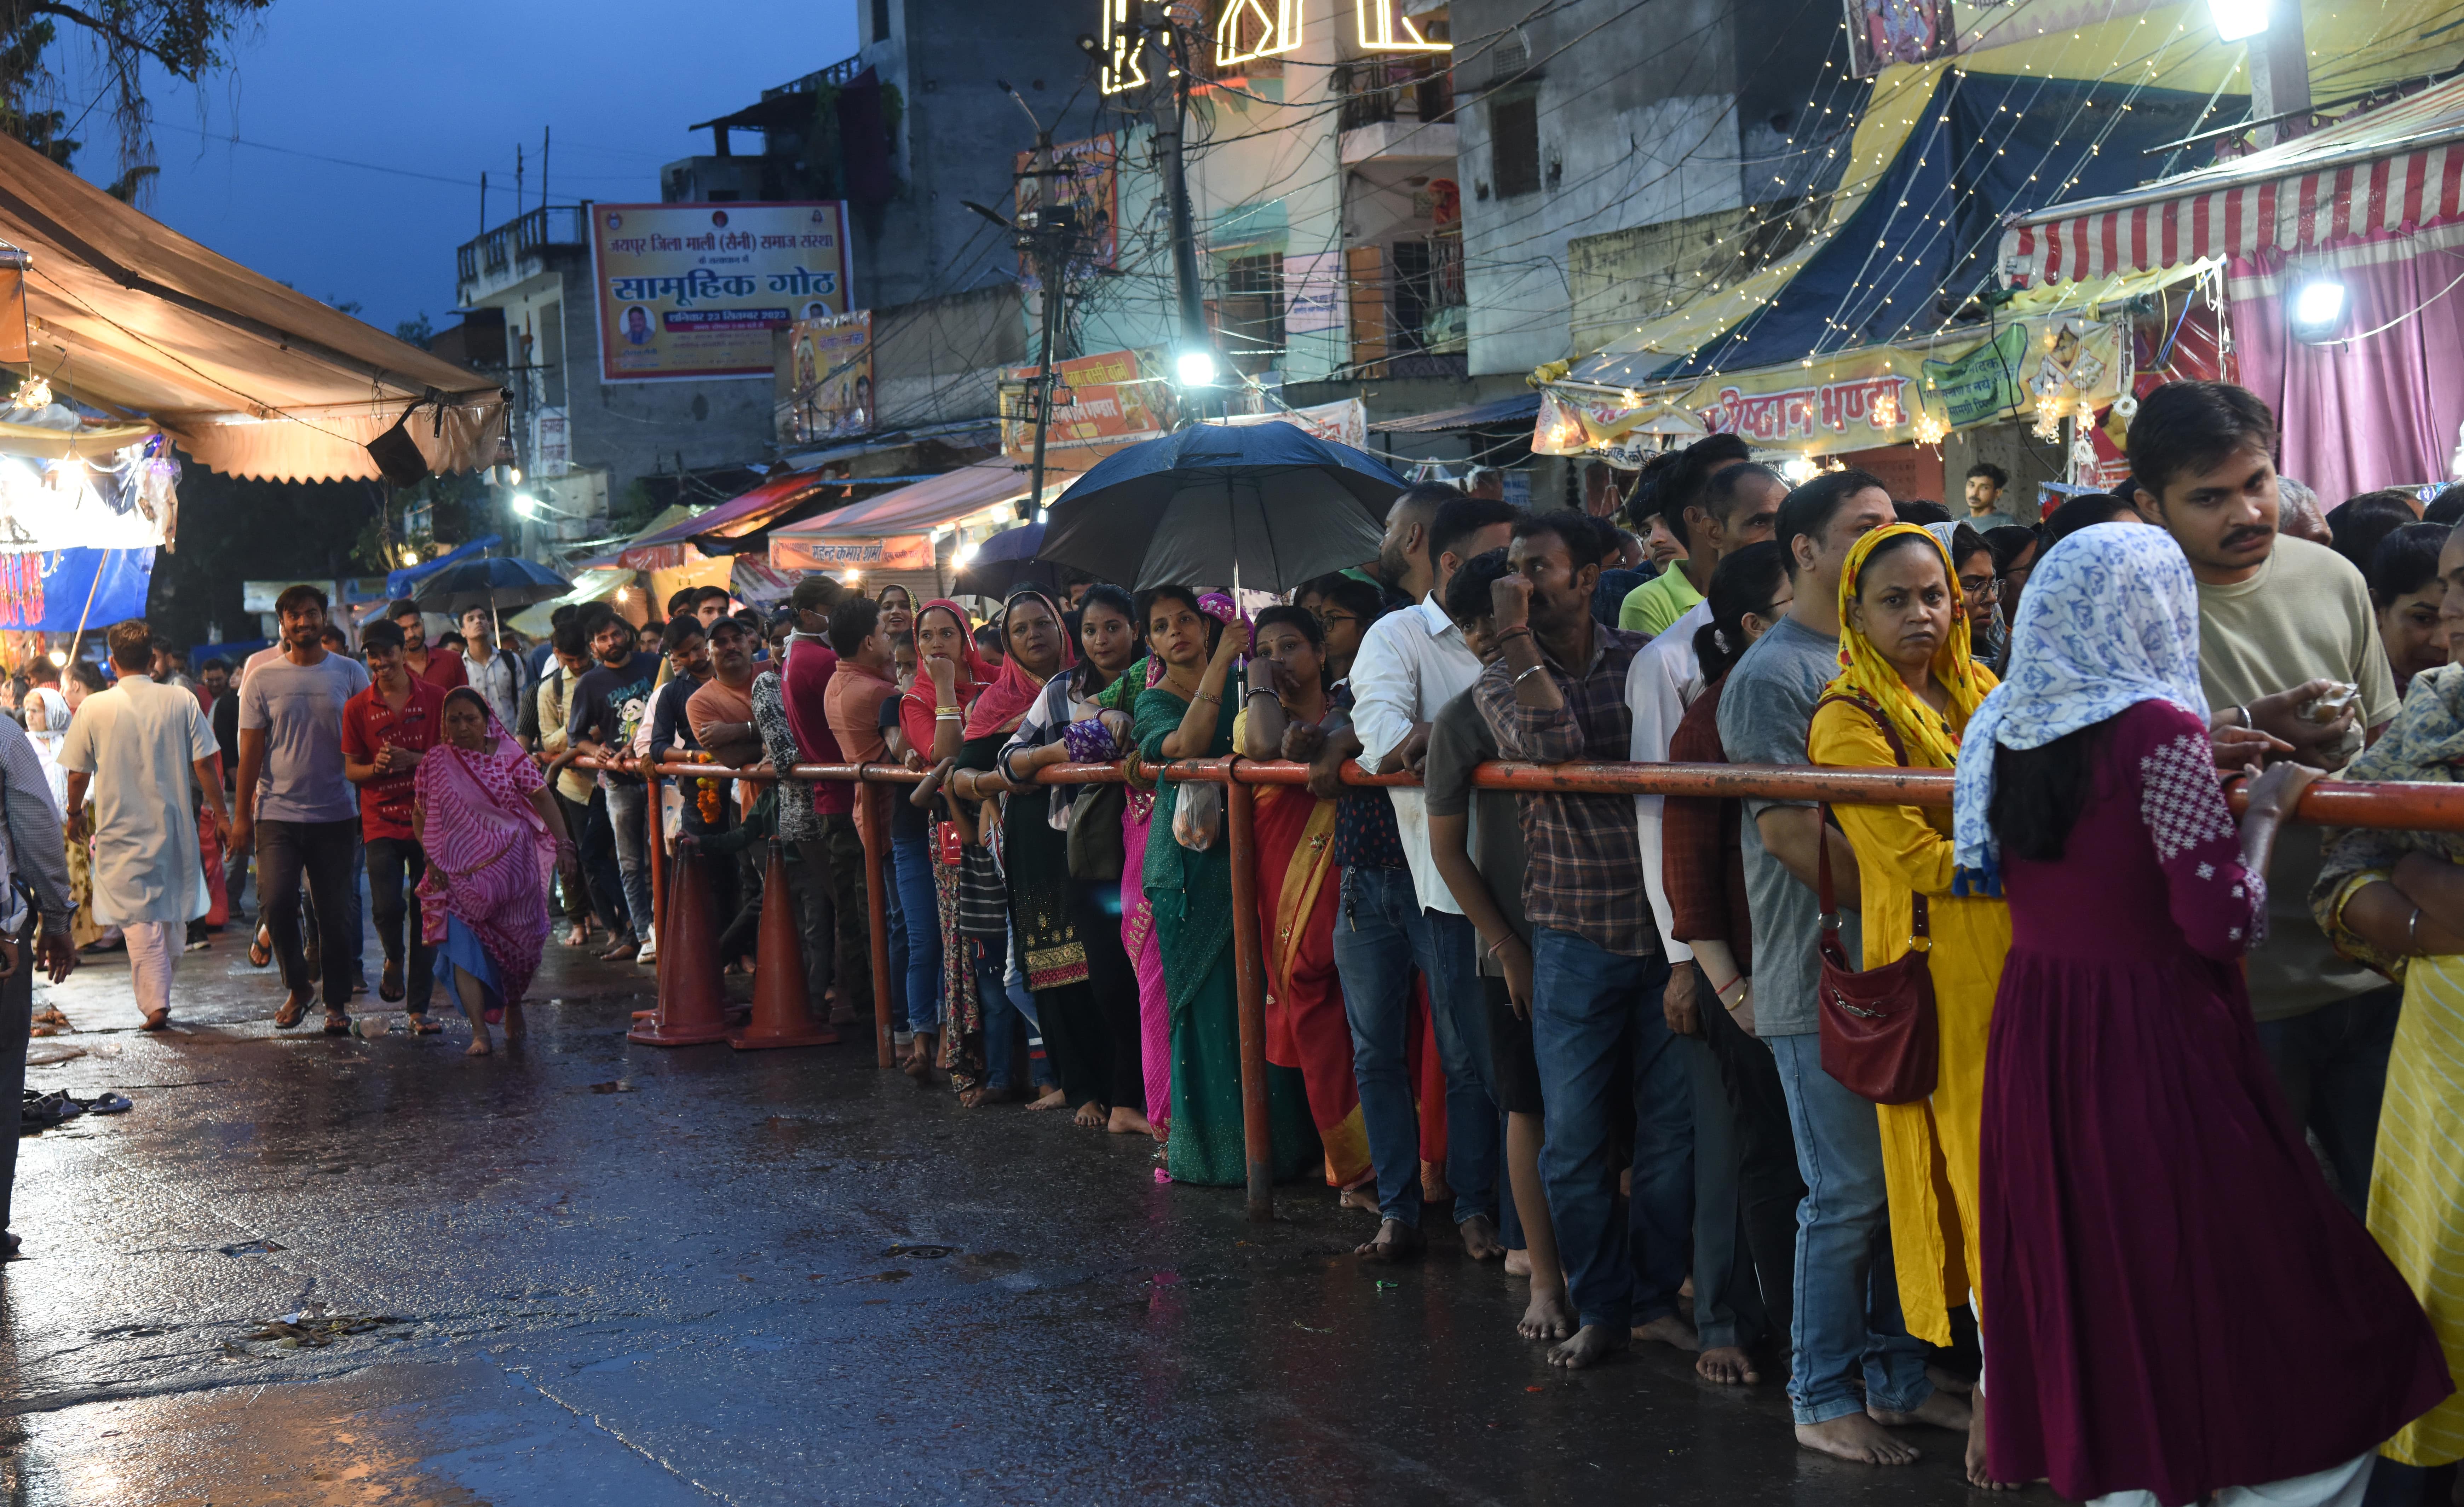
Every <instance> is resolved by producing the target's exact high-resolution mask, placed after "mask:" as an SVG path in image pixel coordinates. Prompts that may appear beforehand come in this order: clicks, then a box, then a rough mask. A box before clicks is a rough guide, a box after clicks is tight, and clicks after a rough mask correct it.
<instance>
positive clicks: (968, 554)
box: [950, 544, 976, 570]
mask: <svg viewBox="0 0 2464 1507" xmlns="http://www.w3.org/2000/svg"><path fill="white" fill-rule="evenodd" d="M975 557H976V547H975V546H974V545H973V544H961V545H959V546H958V547H957V549H956V550H954V551H952V552H951V554H950V563H951V564H953V565H955V566H957V567H958V568H959V569H960V570H964V569H966V567H967V562H968V561H969V560H971V559H974V558H975Z"/></svg>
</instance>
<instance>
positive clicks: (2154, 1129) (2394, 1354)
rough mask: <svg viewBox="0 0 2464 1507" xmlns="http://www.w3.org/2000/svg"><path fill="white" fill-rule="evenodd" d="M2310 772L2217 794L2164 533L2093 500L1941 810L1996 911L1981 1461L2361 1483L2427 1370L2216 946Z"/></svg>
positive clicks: (2094, 1475)
mask: <svg viewBox="0 0 2464 1507" xmlns="http://www.w3.org/2000/svg"><path fill="white" fill-rule="evenodd" d="M2309 777H2310V772H2308V771H2306V770H2304V769H2301V768H2300V767H2299V766H2297V765H2293V764H2290V763H2282V764H2278V765H2277V766H2275V767H2274V768H2272V769H2270V770H2268V771H2267V772H2266V773H2265V774H2264V775H2260V776H2258V777H2257V778H2256V779H2255V781H2254V782H2253V783H2252V786H2251V791H2250V813H2249V815H2248V816H2247V817H2246V818H2244V819H2243V820H2242V821H2241V822H2240V823H2239V824H2238V826H2236V824H2235V822H2234V820H2233V815H2232V812H2231V811H2230V809H2229V808H2228V807H2227V806H2226V804H2225V797H2224V791H2223V789H2222V788H2221V786H2220V785H2219V783H2218V780H2217V777H2216V771H2215V756H2214V753H2213V750H2212V748H2211V743H2210V740H2209V732H2208V707H2207V699H2206V696H2205V695H2204V694H2203V692H2202V690H2201V688H2200V681H2199V604H2198V592H2197V588H2196V586H2195V585H2194V583H2193V582H2192V579H2191V576H2190V569H2189V562H2188V561H2187V560H2186V559H2184V557H2183V556H2182V553H2181V551H2180V549H2179V548H2178V547H2176V546H2175V545H2174V543H2173V541H2172V539H2171V538H2170V537H2169V536H2168V535H2166V534H2164V533H2163V532H2161V531H2159V530H2155V529H2146V528H2139V527H2135V526H2132V525H2129V524H2102V525H2099V526H2097V527H2094V528H2089V529H2085V530H2082V531H2080V532H2079V533H2078V534H2076V535H2072V536H2071V537H2069V538H2066V539H2064V540H2063V541H2062V542H2061V543H2059V544H2057V545H2056V546H2055V547H2054V548H2053V550H2052V551H2050V552H2049V553H2048V554H2047V555H2046V557H2045V558H2044V561H2043V563H2041V564H2040V565H2038V566H2037V567H2036V570H2035V576H2034V577H2033V579H2031V580H2030V581H2029V584H2028V593H2027V597H2026V599H2025V600H2024V601H2022V602H2021V604H2020V609H2019V615H2018V621H2017V622H2015V623H2013V627H2012V648H2011V664H2010V674H2009V676H2008V678H2006V679H2005V680H2004V681H2003V683H2002V684H2001V686H1999V687H1998V688H1995V690H1994V691H1993V692H1992V693H1991V695H1989V696H1988V697H1987V698H1986V699H1985V701H1984V703H1983V704H1982V705H1981V706H1979V707H1978V708H1977V710H1976V713H1975V715H1974V716H1972V717H1971V718H1970V719H1969V724H1968V728H1967V732H1966V734H1965V736H1964V738H1963V740H1962V743H1961V747H1960V752H1959V764H1958V776H1957V793H1956V798H1955V807H1954V811H1953V814H1952V841H1953V843H1954V845H1955V850H1956V851H1955V854H1954V861H1955V863H1957V864H1958V867H1959V870H1960V874H1961V879H1962V882H1963V883H1964V884H1965V885H1968V886H1969V887H1970V888H1971V889H1972V890H1976V891H1981V892H1984V893H1995V892H1999V893H2001V894H2003V895H2004V896H2006V897H2007V898H2008V900H2009V902H2010V906H2011V920H2012V943H2011V951H2010V955H2009V957H2008V959H2007V961H2006V962H2005V964H2004V966H2003V971H2002V981H2001V986H2000V988H1999V990H1998V991H1997V992H1996V994H1995V998H1994V1006H1993V1023H1992V1032H1991V1042H1990V1045H1989V1048H1988V1053H1987V1060H1986V1070H1985V1090H1984V1125H1983V1134H1982V1138H1981V1143H1980V1172H1979V1179H1978V1209H1979V1219H1980V1224H1981V1226H1982V1231H1981V1234H1982V1244H1983V1269H1982V1271H1981V1272H1980V1273H1979V1274H1978V1287H1979V1297H1980V1299H1981V1304H1982V1310H1983V1313H1982V1318H1981V1322H1980V1325H1979V1327H1980V1329H1981V1330H1982V1333H1983V1338H1984V1345H1985V1372H1986V1376H1987V1378H1988V1379H1989V1381H1990V1386H1989V1387H1986V1388H1985V1389H1984V1391H1985V1399H1986V1401H1985V1407H1986V1433H1987V1445H1988V1459H1989V1468H1990V1470H1991V1474H1992V1476H1993V1478H1994V1479H1997V1480H2005V1481H2025V1480H2034V1479H2036V1478H2037V1477H2040V1476H2044V1477H2050V1478H2051V1480H2052V1483H2053V1487H2054V1490H2055V1491H2056V1492H2057V1493H2059V1494H2060V1495H2061V1496H2065V1497H2069V1498H2072V1499H2074V1500H2090V1499H2095V1498H2104V1499H2107V1500H2110V1501H2113V1502H2116V1503H2128V1504H2132V1507H2138V1504H2142V1503H2145V1504H2149V1507H2153V1504H2156V1503H2163V1504H2165V1507H2172V1504H2176V1503H2184V1502H2190V1501H2196V1500H2201V1499H2203V1498H2205V1497H2207V1496H2211V1495H2214V1494H2221V1496H2219V1500H2220V1501H2227V1502H2230V1501H2235V1500H2239V1499H2248V1498H2250V1497H2252V1496H2255V1495H2258V1494H2253V1493H2245V1492H2239V1491H2235V1490H2233V1488H2257V1487H2266V1488H2267V1490H2266V1492H2265V1493H2264V1494H2263V1497H2264V1500H2266V1501H2267V1502H2269V1503H2271V1504H2287V1507H2289V1504H2293V1503H2317V1504H2325V1503H2347V1502H2350V1503H2358V1502H2359V1501H2360V1499H2361V1495H2362V1491H2363V1489H2364V1487H2365V1485H2366V1482H2367V1479H2368V1474H2369V1467H2370V1460H2371V1458H2372V1452H2373V1451H2374V1450H2375V1449H2376V1448H2377V1446H2378V1444H2379V1442H2380V1441H2381V1440H2383V1439H2385V1438H2387V1435H2389V1434H2390V1433H2392V1432H2393V1431H2395V1430H2396V1429H2397V1428H2399V1427H2401V1426H2402V1425H2403V1424H2404V1423H2405V1422H2406V1421H2407V1420H2409V1419H2410V1418H2412V1417H2414V1416H2416V1415H2417V1414H2419V1413H2421V1412H2422V1411H2424V1410H2425V1409H2429V1408H2430V1407H2431V1406H2432V1405H2433V1404H2435V1403H2436V1402H2437V1401H2438V1400H2439V1399H2440V1398H2442V1397H2444V1396H2445V1395H2446V1394H2447V1392H2448V1390H2449V1385H2448V1379H2447V1367H2446V1363H2445V1360H2444V1358H2443V1356H2442V1355H2441V1354H2440V1352H2439V1349H2438V1346H2437V1343H2436V1341H2435V1340H2434V1339H2433V1338H2432V1337H2431V1332H2430V1328H2429V1325H2428V1324H2427V1322H2426V1321H2424V1320H2423V1318H2422V1315H2421V1310H2420V1307H2419V1305H2418V1304H2417V1303H2416V1302H2415V1301H2414V1300H2413V1298H2412V1294H2411V1292H2410V1290H2409V1288H2408V1287H2407V1286H2406V1285H2405V1282H2404V1280H2403V1278H2401V1277H2400V1276H2399V1275H2398V1274H2397V1272H2396V1270H2395V1268H2394V1267H2393V1266H2392V1265H2391V1264H2389V1262H2388V1261H2387V1257H2386V1256H2383V1255H2381V1254H2380V1252H2379V1249H2378V1247H2377V1246H2376V1245H2375V1244H2373V1243H2372V1241H2371V1240H2370V1238H2369V1234H2368V1233H2367V1232H2366V1231H2365V1230H2364V1229H2363V1228H2362V1227H2361V1225H2360V1224H2359V1223H2358V1222H2357V1221H2355V1220H2354V1219H2353V1217H2352V1216H2351V1214H2350V1213H2349V1212H2346V1211H2345V1210H2344V1208H2343V1205H2342V1204H2341V1203H2340V1202H2338V1200H2337V1198H2336V1195H2335V1194H2334V1193H2333V1192H2332V1191H2331V1190H2329V1189H2328V1187H2327V1184H2326V1181H2325V1179H2324V1178H2323V1177H2322V1176H2321V1173H2320V1170H2319V1166H2318V1162H2317V1159H2316V1158H2315V1157H2313V1156H2312V1154H2311V1152H2310V1149H2309V1147H2308V1146H2307V1145H2306V1144H2305V1142H2304V1141H2303V1138H2302V1133H2301V1130H2300V1127H2299V1125H2296V1124H2295V1123H2294V1122H2293V1119H2292V1116H2291V1114H2290V1113H2289V1112H2288V1111H2287V1109H2286V1107H2285V1103H2284V1099H2283V1096H2282V1094H2281V1093H2280V1091H2279V1090H2278V1089H2277V1084H2276V1079H2275V1075H2274V1073H2273V1072H2272V1071H2271V1070H2270V1068H2269V1067H2268V1063H2267V1059H2266V1057H2265V1055H2264V1054H2263V1053H2262V1052H2261V1051H2260V1049H2259V1043H2258V1037H2257V1033H2256V1031H2255V1028H2254V1026H2253V1024H2252V1021H2251V1014H2250V1003H2249V997H2248V994H2246V992H2245V989H2244V985H2243V980H2242V970H2241V957H2242V955H2243V953H2245V952H2247V951H2248V950H2250V949H2251V948H2253V947H2255V945H2257V943H2258V942H2259V941H2260V939H2261V937H2262V935H2263V933H2264V930H2265V928H2266V918H2267V884H2266V872H2267V861H2268V855H2269V852H2270V849H2271V847H2272V845H2273V843H2274V840H2275V834H2276V829H2277V826H2278V824H2279V823H2280V822H2281V821H2282V819H2283V818H2284V816H2285V814H2286V813H2288V812H2289V811H2291V809H2292V807H2293V805H2294V803H2295V802H2296V801H2297V800H2298V799H2299V796H2300V791H2301V787H2302V785H2303V784H2304V783H2306V781H2307V779H2308V778H2309Z"/></svg>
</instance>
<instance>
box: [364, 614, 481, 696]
mask: <svg viewBox="0 0 2464 1507" xmlns="http://www.w3.org/2000/svg"><path fill="white" fill-rule="evenodd" d="M385 621H386V622H390V623H392V624H393V625H394V626H395V627H397V628H400V629H401V630H402V664H403V668H404V669H405V670H407V671H408V672H409V675H410V678H411V679H413V680H419V681H426V682H427V683H428V684H429V685H431V686H433V687H435V688H436V694H437V696H438V698H439V699H440V700H441V699H442V698H443V697H444V695H445V693H446V692H447V691H449V690H451V689H452V688H454V687H456V686H467V685H469V684H471V672H470V671H468V670H466V669H464V668H463V667H462V655H461V652H460V651H459V650H456V651H455V652H453V653H451V654H448V653H446V652H445V651H444V650H442V649H433V650H431V649H430V648H429V646H428V620H427V619H426V618H423V617H421V616H420V612H419V604H418V603H417V602H415V601H411V600H410V599H409V598H407V597H406V598H404V599H403V600H402V601H395V602H389V603H387V604H386V606H385ZM362 642H363V643H364V642H366V640H365V637H364V636H363V638H362Z"/></svg>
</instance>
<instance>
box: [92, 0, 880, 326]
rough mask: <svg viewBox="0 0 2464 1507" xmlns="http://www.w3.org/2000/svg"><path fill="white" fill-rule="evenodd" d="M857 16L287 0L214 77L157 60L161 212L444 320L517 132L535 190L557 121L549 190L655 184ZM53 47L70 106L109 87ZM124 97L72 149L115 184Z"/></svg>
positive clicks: (594, 192) (603, 190)
mask: <svg viewBox="0 0 2464 1507" xmlns="http://www.w3.org/2000/svg"><path fill="white" fill-rule="evenodd" d="M854 15H855V6H854V0H716V3H714V4H701V5H687V6H677V5H674V4H672V3H670V4H651V3H649V0H431V3H430V4H428V5H424V6H421V7H418V8H416V9H414V10H404V9H401V8H399V7H387V6H379V5H370V4H363V3H360V0H277V3H276V4H275V5H274V6H273V7H272V8H271V9H270V10H269V11H266V12H265V19H264V22H263V25H262V27H261V29H259V30H258V31H257V32H256V33H255V34H254V35H253V36H247V37H243V38H242V39H241V40H240V42H239V43H238V45H237V47H236V48H235V49H234V52H235V58H234V61H235V64H236V66H235V67H234V68H233V69H232V70H231V71H230V72H229V73H227V74H225V75H223V76H218V77H214V78H210V79H209V80H208V81H207V82H206V83H205V84H204V86H203V87H202V88H198V89H191V88H189V87H188V86H187V85H185V84H179V83H177V82H174V81H169V80H166V79H165V78H164V76H162V74H161V73H160V72H159V71H155V72H153V73H151V74H149V76H148V79H147V82H148V86H149V88H150V90H151V92H152V93H153V95H154V98H155V101H156V109H155V119H156V122H157V124H156V128H155V133H154V142H155V152H156V158H157V160H158V161H159V162H160V163H161V164H162V166H163V175H162V178H161V179H160V180H159V181H158V183H157V184H156V186H155V189H154V192H153V197H152V198H151V199H150V200H149V201H147V202H146V203H145V208H146V212H147V213H149V214H151V215H153V216H154V217H155V218H156V219H158V220H161V221H162V222H163V223H165V225H168V226H170V227H171V228H172V229H175V230H178V231H180V232H181V233H182V234H184V235H187V236H190V237H192V238H194V239H196V240H198V241H202V242H203V243H205V244H206V245H207V246H209V247H211V248H212V249H213V250H215V251H220V252H222V253H223V254H224V255H226V256H229V257H231V258H232V259H234V260H236V261H240V262H244V263H246V264H247V265H248V266H250V267H252V268H254V269H255V270H256V271H258V272H260V273H265V274H266V275H267V276H270V277H275V278H279V279H281V280H282V281H285V282H288V283H291V284H293V285H294V286H296V287H297V288H298V289H299V291H300V292H302V293H305V294H309V295H313V296H315V297H319V298H327V299H333V300H336V301H343V300H357V301H358V302H359V303H360V304H362V305H363V309H362V311H361V317H363V318H364V319H366V320H368V321H369V322H370V323H372V324H375V325H378V326H379V327H381V328H385V329H391V328H392V327H393V325H394V323H395V321H397V320H400V319H407V318H410V317H414V316H416V315H418V314H420V313H422V312H425V313H426V314H427V315H428V316H429V318H431V319H433V320H434V321H435V322H436V323H437V324H438V325H439V326H443V325H446V324H450V323H451V322H452V312H451V311H452V308H453V250H454V248H455V247H457V246H459V245H460V244H461V243H462V242H464V241H467V240H469V239H471V238H472V237H473V235H475V234H477V233H478V230H479V189H478V180H479V173H480V171H481V170H482V169H483V168H484V169H485V170H486V171H487V173H488V220H489V223H490V224H491V225H495V224H501V223H503V222H504V221H505V220H507V219H510V218H511V217H512V216H513V213H514V151H515V147H516V145H517V143H518V144H519V145H520V146H521V147H522V149H523V153H524V156H525V157H526V158H527V159H528V162H527V172H526V176H525V180H524V182H525V186H526V190H527V197H526V199H525V201H524V207H537V206H538V204H539V133H540V130H541V128H542V127H545V126H553V127H554V128H555V145H554V150H553V153H552V156H551V158H550V161H549V164H548V191H549V193H550V194H551V195H552V196H553V199H554V202H556V203H559V204H569V203H572V202H573V201H574V200H575V199H577V198H585V197H586V198H593V199H599V200H616V201H625V200H649V201H655V200H656V199H657V198H658V197H659V181H658V171H659V166H660V164H663V163H667V162H671V161H673V160H674V159H676V158H679V157H685V156H689V155H692V154H693V152H696V151H702V152H707V151H709V150H710V133H708V132H706V131H705V132H700V133H695V134H689V133H687V131H686V130H685V127H686V126H687V125H688V124H690V123H691V122H693V121H694V120H709V119H710V118H711V117H713V116H717V115H724V114H726V113H727V112H729V111H731V110H735V109H737V108H739V107H741V106H744V105H748V104H751V103H752V102H753V101H754V100H755V99H757V98H759V97H760V92H761V90H762V89H763V87H765V86H767V85H773V84H780V83H784V82H786V81H787V80H788V79H790V78H793V77H796V76H799V75H802V74H805V73H809V72H811V71H812V70H814V69H817V68H822V67H825V66H826V65H828V64H830V63H833V62H836V61H838V60H839V59H840V58H842V57H845V56H847V55H849V54H851V53H853V52H854V51H855V48H856V32H855V20H854ZM53 54H54V55H53V56H52V58H51V59H50V61H51V62H52V63H53V65H54V67H55V72H56V73H57V75H58V76H59V95H60V97H61V102H62V104H63V106H64V107H65V108H66V110H67V112H68V114H69V116H70V118H71V119H72V120H75V119H76V118H77V116H78V114H79V112H80V111H82V110H84V109H85V108H86V107H87V105H88V104H89V103H90V102H91V101H93V100H94V99H95V98H96V96H97V94H98V93H99V84H98V83H97V82H96V81H95V70H94V68H93V66H92V62H91V60H90V59H89V58H88V57H87V56H86V55H85V54H84V52H83V50H82V49H81V48H80V47H78V46H77V45H76V44H74V43H73V42H71V41H68V40H66V39H64V40H63V41H62V42H61V43H59V44H55V47H54V49H53ZM108 110H109V107H108V105H107V104H105V105H101V106H97V107H96V108H95V110H94V112H93V114H92V116H91V117H89V118H88V119H87V120H85V122H84V123H83V124H82V125H81V126H79V127H78V128H77V130H76V131H74V132H73V133H71V134H72V135H73V136H74V137H75V138H76V139H77V140H80V141H82V142H85V143H86V145H85V147H84V149H83V150H82V151H80V152H79V153H78V155H77V161H76V164H75V165H76V166H77V170H78V171H79V172H81V173H83V174H84V175H85V176H86V177H88V178H91V179H93V180H95V181H97V182H99V183H108V182H110V181H111V180H112V179H113V178H114V177H115V176H116V175H117V171H118V164H117V154H116V152H115V150H114V147H113V135H112V127H111V123H110V121H109V120H108V119H107V116H108ZM234 136H235V137H238V138H240V139H241V140H242V141H244V142H263V143H265V144H266V145H267V146H275V147H282V148H286V149H288V151H289V152H304V153H315V154H317V155H318V156H320V157H329V158H345V159H349V160H350V161H352V162H355V163H366V164H375V165H377V166H379V167H385V168H393V169H399V170H400V171H399V172H377V171H370V170H368V169H365V168H361V167H346V166H341V165H338V164H333V163H326V162H318V161H313V160H311V159H309V158H307V157H301V156H293V155H286V153H285V152H278V151H268V150H265V149H263V148H262V147H259V146H250V145H237V144H233V142H231V138H232V137H234ZM741 140H743V139H742V138H739V141H741ZM751 140H752V142H753V143H754V144H755V145H756V146H757V149H758V143H759V138H758V137H756V138H753V139H751ZM405 173H416V174H426V175H429V177H430V178H445V179H451V180H453V181H452V182H450V183H436V182H430V181H428V180H427V179H425V178H420V177H408V176H403V174H405Z"/></svg>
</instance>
